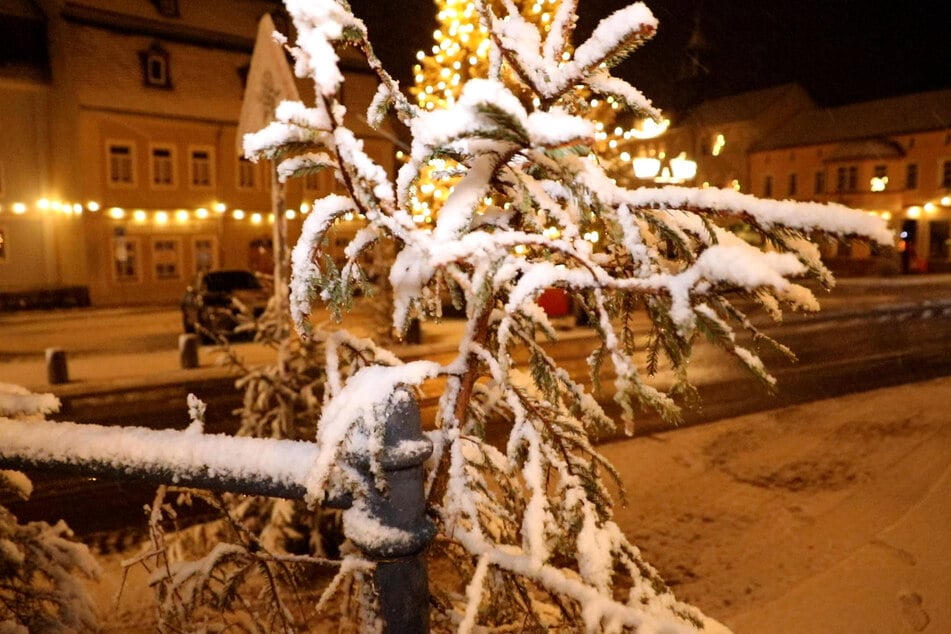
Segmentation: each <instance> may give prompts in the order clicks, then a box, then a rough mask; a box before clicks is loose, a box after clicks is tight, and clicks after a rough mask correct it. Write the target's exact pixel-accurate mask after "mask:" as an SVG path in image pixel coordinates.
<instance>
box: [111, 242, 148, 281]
mask: <svg viewBox="0 0 951 634" xmlns="http://www.w3.org/2000/svg"><path fill="white" fill-rule="evenodd" d="M129 245H131V246H132V253H133V261H132V267H133V268H132V274H131V275H127V274H120V272H119V269H118V266H117V265H118V264H119V262H120V260H119V258H118V255H119V249H120V248H123V247H128V246H129ZM110 260H111V262H112V266H111V268H112V279H113V280H115V281H116V282H119V283H121V284H138V283H140V282H142V241H141V240H140V239H139V238H138V237H131V238H130V237H129V236H115V237H113V238H112V253H111V254H110Z"/></svg>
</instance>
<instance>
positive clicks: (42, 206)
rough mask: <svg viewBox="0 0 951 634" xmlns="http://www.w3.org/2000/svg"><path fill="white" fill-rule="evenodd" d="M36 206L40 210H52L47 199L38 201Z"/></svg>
mask: <svg viewBox="0 0 951 634" xmlns="http://www.w3.org/2000/svg"><path fill="white" fill-rule="evenodd" d="M36 206H37V208H38V209H42V210H43V211H46V210H47V209H49V208H50V201H49V200H48V199H46V198H40V199H39V200H38V201H36Z"/></svg>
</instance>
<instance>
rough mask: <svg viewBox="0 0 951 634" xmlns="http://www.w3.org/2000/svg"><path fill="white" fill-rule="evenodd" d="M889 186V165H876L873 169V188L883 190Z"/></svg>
mask: <svg viewBox="0 0 951 634" xmlns="http://www.w3.org/2000/svg"><path fill="white" fill-rule="evenodd" d="M887 188H888V166H887V165H876V166H875V168H874V169H873V170H872V180H871V190H872V191H873V192H883V191H885V189H887Z"/></svg>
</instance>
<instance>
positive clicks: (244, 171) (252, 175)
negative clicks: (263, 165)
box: [238, 157, 258, 189]
mask: <svg viewBox="0 0 951 634" xmlns="http://www.w3.org/2000/svg"><path fill="white" fill-rule="evenodd" d="M257 176H258V166H257V163H254V162H252V161H249V160H248V159H246V158H244V157H238V187H239V188H240V189H254V188H255V187H257V181H258V179H257Z"/></svg>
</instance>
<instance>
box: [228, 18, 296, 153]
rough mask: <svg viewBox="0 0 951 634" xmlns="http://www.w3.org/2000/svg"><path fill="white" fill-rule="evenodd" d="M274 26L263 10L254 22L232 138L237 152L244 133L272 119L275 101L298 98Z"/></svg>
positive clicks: (292, 76)
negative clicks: (253, 38)
mask: <svg viewBox="0 0 951 634" xmlns="http://www.w3.org/2000/svg"><path fill="white" fill-rule="evenodd" d="M275 30H276V29H275V27H274V21H273V20H272V19H271V16H270V15H268V14H264V16H263V17H262V18H261V21H260V22H258V34H257V38H256V39H255V41H254V52H253V53H252V54H251V68H250V69H249V70H248V81H247V84H246V86H245V89H244V101H242V102H241V117H240V119H239V120H238V132H237V135H236V138H235V144H236V150H237V152H238V156H244V135H245V134H250V133H252V132H257V131H258V130H260V129H262V128H264V127H265V126H267V124H268V123H270V122H271V121H273V120H274V109H275V108H277V106H278V104H279V103H281V102H282V101H299V100H300V95H299V94H298V92H297V84H296V83H295V81H294V74H293V73H292V72H291V67H290V64H289V63H288V61H287V56H286V54H285V53H284V47H283V46H281V45H280V44H279V43H278V42H277V41H276V40H275V39H274V31H275Z"/></svg>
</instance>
